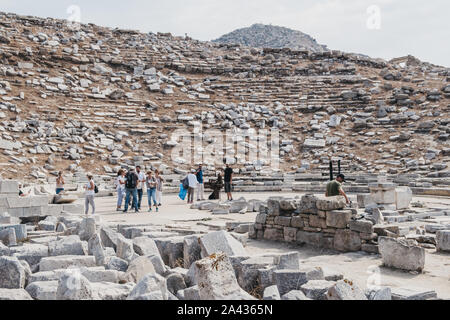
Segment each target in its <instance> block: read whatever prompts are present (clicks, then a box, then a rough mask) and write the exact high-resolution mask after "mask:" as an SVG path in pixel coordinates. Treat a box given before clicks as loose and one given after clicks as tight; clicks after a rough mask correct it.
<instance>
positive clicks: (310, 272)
mask: <svg viewBox="0 0 450 320" xmlns="http://www.w3.org/2000/svg"><path fill="white" fill-rule="evenodd" d="M273 280H274V283H275V284H276V285H277V287H278V290H279V292H280V295H282V296H283V295H284V294H286V293H288V292H289V291H292V290H300V287H301V286H302V285H304V284H305V283H307V282H308V281H310V280H323V270H322V268H320V267H318V268H303V269H302V270H288V269H284V270H275V271H274V272H273Z"/></svg>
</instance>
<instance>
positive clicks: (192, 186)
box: [187, 169, 198, 204]
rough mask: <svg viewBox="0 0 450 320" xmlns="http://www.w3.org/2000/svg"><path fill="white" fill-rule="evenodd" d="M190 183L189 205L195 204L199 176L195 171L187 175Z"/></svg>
mask: <svg viewBox="0 0 450 320" xmlns="http://www.w3.org/2000/svg"><path fill="white" fill-rule="evenodd" d="M187 178H188V181H189V188H188V197H187V198H188V200H187V201H188V202H187V203H188V204H190V203H194V193H195V189H196V188H197V184H198V181H197V176H196V175H195V169H192V170H191V173H189V174H188V175H187Z"/></svg>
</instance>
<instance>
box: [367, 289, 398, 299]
mask: <svg viewBox="0 0 450 320" xmlns="http://www.w3.org/2000/svg"><path fill="white" fill-rule="evenodd" d="M365 294H366V297H367V299H368V300H392V293H391V288H389V287H370V288H367V289H366V291H365Z"/></svg>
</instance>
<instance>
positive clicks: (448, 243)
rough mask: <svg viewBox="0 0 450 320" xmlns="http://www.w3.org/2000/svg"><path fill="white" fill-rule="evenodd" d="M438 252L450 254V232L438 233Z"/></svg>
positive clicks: (441, 231) (442, 231)
mask: <svg viewBox="0 0 450 320" xmlns="http://www.w3.org/2000/svg"><path fill="white" fill-rule="evenodd" d="M436 250H437V251H446V252H450V230H440V231H438V232H436Z"/></svg>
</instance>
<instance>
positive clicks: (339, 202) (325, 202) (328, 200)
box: [316, 196, 347, 211]
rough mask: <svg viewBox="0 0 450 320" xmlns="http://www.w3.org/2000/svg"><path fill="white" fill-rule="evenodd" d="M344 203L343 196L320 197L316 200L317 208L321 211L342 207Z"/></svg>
mask: <svg viewBox="0 0 450 320" xmlns="http://www.w3.org/2000/svg"><path fill="white" fill-rule="evenodd" d="M346 204H347V203H346V201H345V198H344V197H343V196H335V197H320V198H318V200H317V202H316V206H317V209H319V210H323V211H332V210H339V209H344V208H345V206H346Z"/></svg>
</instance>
